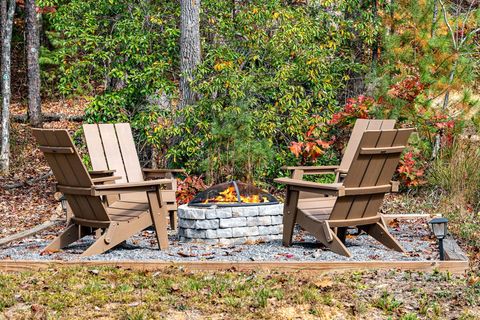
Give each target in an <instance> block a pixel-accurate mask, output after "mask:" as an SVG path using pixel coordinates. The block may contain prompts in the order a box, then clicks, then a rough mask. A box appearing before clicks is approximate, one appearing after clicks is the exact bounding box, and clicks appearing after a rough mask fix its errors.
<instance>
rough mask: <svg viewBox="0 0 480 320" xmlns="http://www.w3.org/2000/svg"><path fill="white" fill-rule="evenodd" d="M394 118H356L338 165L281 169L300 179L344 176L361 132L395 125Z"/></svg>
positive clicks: (391, 127) (389, 127) (339, 179)
mask: <svg viewBox="0 0 480 320" xmlns="http://www.w3.org/2000/svg"><path fill="white" fill-rule="evenodd" d="M395 122H396V121H395V120H384V119H357V121H355V125H354V126H353V129H352V134H351V135H350V140H349V141H348V144H347V146H346V148H345V153H344V154H343V157H342V161H341V162H340V165H338V166H291V167H283V169H286V170H290V171H291V172H292V178H294V179H302V178H303V176H304V175H320V174H335V182H340V181H341V180H342V179H343V178H345V176H346V174H347V173H348V169H350V165H351V164H352V161H353V157H354V156H355V152H356V150H357V147H358V144H359V143H360V139H361V138H362V134H363V133H364V132H365V131H366V130H386V129H393V128H394V127H395Z"/></svg>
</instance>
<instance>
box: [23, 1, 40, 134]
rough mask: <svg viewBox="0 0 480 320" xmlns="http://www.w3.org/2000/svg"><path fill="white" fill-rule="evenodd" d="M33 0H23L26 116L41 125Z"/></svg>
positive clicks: (36, 26)
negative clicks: (26, 87)
mask: <svg viewBox="0 0 480 320" xmlns="http://www.w3.org/2000/svg"><path fill="white" fill-rule="evenodd" d="M35 8H36V5H35V0H25V13H26V15H25V20H26V26H27V46H26V47H27V70H28V117H29V119H30V125H31V126H32V127H37V128H38V127H42V125H43V120H42V106H41V98H40V64H39V62H38V51H39V49H40V33H39V30H38V21H37V13H36V10H35Z"/></svg>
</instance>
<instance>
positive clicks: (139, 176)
mask: <svg viewBox="0 0 480 320" xmlns="http://www.w3.org/2000/svg"><path fill="white" fill-rule="evenodd" d="M83 131H84V134H85V140H86V143H87V148H88V153H89V154H90V160H91V162H92V167H93V169H94V170H97V171H101V170H112V171H114V172H115V175H118V176H120V177H121V179H119V180H118V181H117V182H118V183H126V182H142V181H145V180H147V179H152V178H156V179H158V178H161V179H170V183H169V184H168V185H167V186H166V189H164V190H161V193H162V200H163V201H164V202H165V205H166V207H167V210H168V212H169V216H170V227H171V229H172V230H176V229H177V200H176V197H175V191H176V190H177V180H176V179H175V177H174V174H175V173H181V172H185V170H183V169H146V168H144V169H142V167H141V166H140V161H139V160H138V156H137V150H136V148H135V142H134V140H133V135H132V129H131V127H130V124H128V123H116V124H84V125H83ZM120 199H122V200H128V201H133V202H138V203H147V202H148V199H147V196H146V194H145V193H144V192H138V193H130V194H122V195H120ZM109 201H110V202H111V201H115V199H113V200H111V199H109Z"/></svg>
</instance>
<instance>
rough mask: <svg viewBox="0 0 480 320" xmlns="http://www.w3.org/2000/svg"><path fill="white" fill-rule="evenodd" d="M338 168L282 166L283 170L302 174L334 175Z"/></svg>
mask: <svg viewBox="0 0 480 320" xmlns="http://www.w3.org/2000/svg"><path fill="white" fill-rule="evenodd" d="M338 167H339V166H283V167H282V169H283V170H289V171H303V173H304V174H329V173H335V171H336V170H337V169H338Z"/></svg>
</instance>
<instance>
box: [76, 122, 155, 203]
mask: <svg viewBox="0 0 480 320" xmlns="http://www.w3.org/2000/svg"><path fill="white" fill-rule="evenodd" d="M83 131H84V134H85V140H86V142H87V149H88V153H89V154H90V159H91V162H92V168H93V170H115V175H116V176H120V177H121V179H119V180H117V183H126V182H141V181H144V178H143V173H142V167H141V166H140V161H139V160H138V155H137V149H136V148H135V142H134V140H133V135H132V129H131V127H130V124H128V123H115V124H112V123H100V124H84V125H83ZM146 197H147V196H146V194H145V192H135V193H128V194H122V195H120V199H121V200H124V201H147V198H146Z"/></svg>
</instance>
